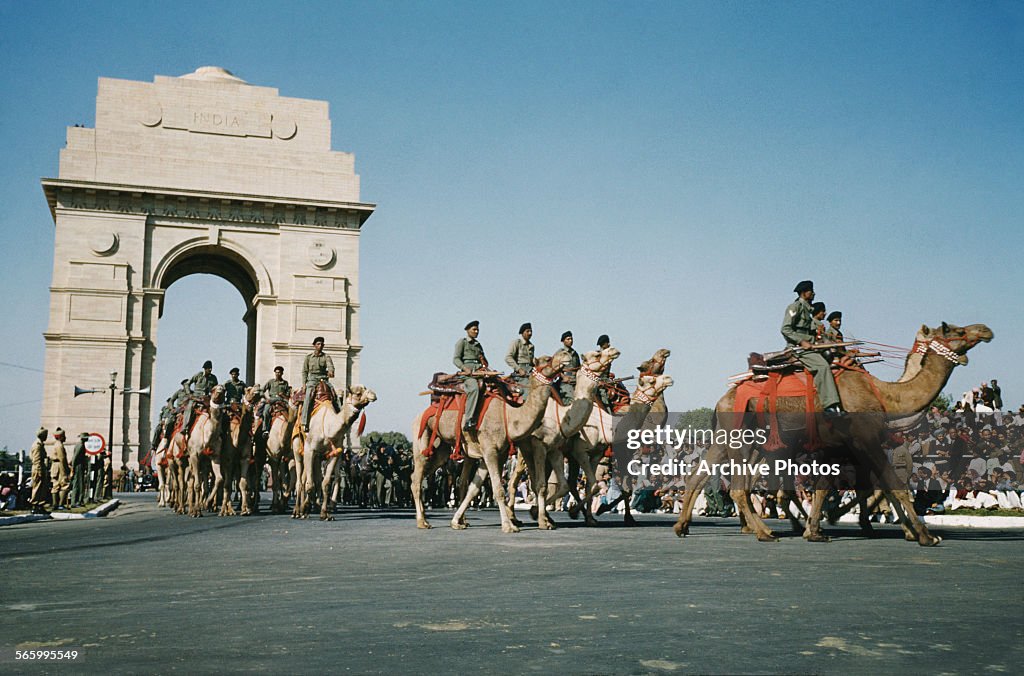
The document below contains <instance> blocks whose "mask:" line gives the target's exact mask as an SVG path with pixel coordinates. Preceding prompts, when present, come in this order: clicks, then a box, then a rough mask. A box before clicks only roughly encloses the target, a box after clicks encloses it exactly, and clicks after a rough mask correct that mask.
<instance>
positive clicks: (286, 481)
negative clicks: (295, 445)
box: [256, 400, 299, 514]
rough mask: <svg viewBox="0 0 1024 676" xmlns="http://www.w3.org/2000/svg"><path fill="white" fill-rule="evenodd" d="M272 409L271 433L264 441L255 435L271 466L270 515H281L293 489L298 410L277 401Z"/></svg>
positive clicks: (287, 402) (285, 402) (286, 403)
mask: <svg viewBox="0 0 1024 676" xmlns="http://www.w3.org/2000/svg"><path fill="white" fill-rule="evenodd" d="M266 405H267V406H273V407H274V408H273V409H272V413H271V421H270V432H269V434H267V438H266V439H263V438H262V433H261V434H259V435H257V436H258V437H259V438H258V439H257V440H256V443H257V444H260V445H262V448H263V449H264V450H265V452H266V461H267V464H269V465H270V484H271V495H272V497H271V501H270V511H271V513H272V514H284V512H285V510H286V509H287V508H288V500H289V498H290V497H291V493H292V488H293V487H294V486H295V469H294V461H293V459H292V458H293V453H294V452H293V450H292V443H291V440H292V431H293V429H294V425H295V421H296V420H297V418H298V412H299V409H298V407H297V406H296V405H295V404H294V403H293V402H292V401H291V400H287V401H280V402H274V403H272V404H270V403H268V404H266Z"/></svg>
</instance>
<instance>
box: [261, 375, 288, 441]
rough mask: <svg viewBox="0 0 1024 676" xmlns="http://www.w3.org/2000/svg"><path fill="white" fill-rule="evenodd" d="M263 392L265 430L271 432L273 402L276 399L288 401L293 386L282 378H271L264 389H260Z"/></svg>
mask: <svg viewBox="0 0 1024 676" xmlns="http://www.w3.org/2000/svg"><path fill="white" fill-rule="evenodd" d="M260 391H261V392H262V393H263V402H264V403H263V431H264V432H268V433H269V432H270V422H271V421H270V410H271V409H272V408H273V406H272V404H273V403H274V402H276V401H287V400H288V395H289V394H291V391H292V386H291V385H289V384H288V381H287V380H285V379H284V378H282V379H281V380H278V379H277V378H271V379H270V380H268V381H267V382H266V383H264V385H263V389H262V390H260Z"/></svg>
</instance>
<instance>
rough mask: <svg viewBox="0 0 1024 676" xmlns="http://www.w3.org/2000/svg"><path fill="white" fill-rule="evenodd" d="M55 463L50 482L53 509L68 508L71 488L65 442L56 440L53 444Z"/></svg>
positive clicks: (51, 470)
mask: <svg viewBox="0 0 1024 676" xmlns="http://www.w3.org/2000/svg"><path fill="white" fill-rule="evenodd" d="M51 458H52V460H53V462H52V463H51V464H50V482H51V484H52V489H51V490H52V491H53V507H54V509H56V508H57V507H67V506H68V490H69V489H70V488H71V479H70V477H69V474H70V468H69V467H68V452H67V450H66V449H65V448H64V442H63V441H61V440H60V439H56V440H55V441H54V442H53V455H52V456H51Z"/></svg>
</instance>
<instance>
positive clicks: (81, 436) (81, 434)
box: [78, 432, 89, 439]
mask: <svg viewBox="0 0 1024 676" xmlns="http://www.w3.org/2000/svg"><path fill="white" fill-rule="evenodd" d="M78 438H79V439H88V438H89V433H88V432H79V433H78Z"/></svg>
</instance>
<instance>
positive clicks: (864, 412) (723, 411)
mask: <svg viewBox="0 0 1024 676" xmlns="http://www.w3.org/2000/svg"><path fill="white" fill-rule="evenodd" d="M992 337H993V336H992V331H991V329H989V328H988V327H987V326H985V325H984V324H972V325H971V326H967V327H959V326H953V325H950V324H946V323H945V322H944V323H943V324H942V325H941V326H939V327H936V328H928V327H927V326H922V327H921V331H920V332H919V333H918V340H917V341H916V342H915V344H914V349H913V350H912V354H919V355H921V358H920V360H918V359H916V358H914V359H908V362H907V368H908V369H909V368H914V369H915V370H916V374H914V375H913V376H912V377H910V378H908V379H905V380H904V379H901V380H899V381H896V382H886V381H883V380H879V379H878V378H875V377H874V376H872V375H870V374H869V373H867V372H860V371H851V372H849V373H846V374H844V375H843V376H842V377H840V378H839V379H838V380H837V382H836V384H837V386H838V387H839V395H840V398H841V399H842V402H843V406H844V407H845V408H846V410H847V411H849V412H850V414H851V415H850V416H849V417H848V418H844V419H840V420H836V421H833V422H832V423H831V424H824V423H823V422H822V421H821V419H820V417H819V420H818V433H819V435H820V437H821V441H822V444H823V446H824V448H825V450H827V449H829V448H844V449H846V450H847V451H848V452H850V453H852V454H853V455H854V457H855V459H856V461H857V464H858V465H860V466H862V467H864V468H866V469H868V470H870V471H871V472H873V473H874V475H875V476H876V477H879V480H880V483H881V485H882V486H883V487H888V486H900V485H901V484H900V482H899V480H898V479H897V478H896V475H895V474H894V473H893V470H892V467H891V466H890V465H889V462H888V460H887V458H886V455H885V452H884V451H883V450H882V442H883V440H884V438H885V435H886V434H887V433H888V432H889V429H890V428H889V423H890V422H891V421H895V420H905V419H907V418H908V417H911V416H914V415H915V414H917V413H919V412H920V411H923V410H925V409H926V408H927V407H928V405H929V404H931V402H932V401H933V400H934V399H935V397H936V396H937V395H938V394H939V392H941V391H942V388H943V387H944V386H945V384H946V382H947V381H948V380H949V377H950V374H952V372H953V368H954V367H956V366H958V365H963V364H967V351H968V350H970V349H971V348H972V347H974V346H975V345H977V344H978V343H979V342H986V343H987V342H989V341H990V340H992ZM735 396H736V386H735V385H733V386H731V387H730V388H729V390H728V391H727V392H726V393H725V395H724V396H723V397H722V398H721V399H720V400H719V401H718V404H717V405H716V406H715V416H716V425H717V426H718V427H719V429H727V430H732V429H736V428H738V427H739V424H740V423H741V422H742V421H741V420H740V418H741V416H740V415H738V414H734V413H733V404H734V401H735ZM752 406H753V402H751V404H750V405H748V407H747V408H748V410H752ZM803 406H804V398H803V397H779V399H778V411H779V414H780V415H785V414H787V413H788V414H789V415H788V416H787V419H791V418H800V417H802V414H803V410H804V408H803ZM816 410H817V411H818V412H819V414H820V410H821V407H820V402H816ZM781 436H782V439H783V441H784V442H787V445H789V446H792V445H794V444H796V443H798V442H799V441H802V439H803V437H804V431H801V430H797V431H796V435H795V436H794V435H793V434H788V435H787V434H782V435H781ZM796 437H799V439H798V438H796ZM760 456H761V452H760V451H759V450H758V449H757V448H752V447H750V446H744V447H742V448H739V449H731V448H728V447H723V446H720V445H717V444H716V445H712V446H711V448H710V449H709V450H708V456H707V461H708V462H709V463H715V462H726V461H728V460H733V461H735V462H746V463H755V462H757V461H758V460H759V458H760ZM706 480H707V477H706V476H705V475H702V474H692V475H691V476H690V477H689V478H688V479H687V486H686V494H685V499H684V504H683V508H682V510H681V511H680V513H679V520H678V521H677V522H676V524H675V526H674V530H675V533H676V535H678V536H680V537H683V536H685V535H687V534H688V533H689V526H690V521H691V519H692V513H693V504H694V502H696V496H697V495H698V493H699V492H700V487H701V485H703V482H705V481H706ZM729 493H730V495H731V496H732V498H733V500H734V501H735V502H736V506H737V510H738V512H739V514H740V518H741V521H742V522H743V529H744V532H753V533H754V534H755V535H756V536H757V539H758V540H762V541H775V540H777V539H778V538H776V537H775V534H774V533H772V531H771V529H770V528H768V526H767V525H765V523H764V522H763V521H762V520H761V518H760V517H759V516H758V515H757V512H756V510H754V509H753V508H752V506H751V503H750V499H749V493H748V491H747V490H746V486H744V485H741V482H737V485H736V486H735V487H730V491H729ZM885 494H886V498H887V499H888V500H889V503H890V504H892V505H893V506H894V507H896V508H897V511H901V512H902V515H901V516H902V518H901V525H902V526H903V530H904V533H905V536H906V539H907V540H908V541H911V542H914V541H916V542H917V543H918V544H920V545H922V546H932V545H936V544H938V543H939V542H940V541H941V538H938V537H935V536H933V535H932V534H931V533H929V532H928V529H927V527H926V526H925V524H924V521H923V520H921V519H920V518H918V517H917V516H916V515H915V513H914V507H913V499H912V498H911V496H910V492H909V491H908V490H907V488H906V487H905V486H901V488H898V489H893V490H885ZM824 497H825V491H824V490H816V491H815V492H814V500H813V502H812V505H811V514H810V515H809V517H808V519H807V525H806V528H805V530H804V538H805V539H806V540H809V541H812V542H825V541H827V540H828V538H827V537H825V536H824V535H823V534H822V533H821V508H822V504H823V502H824Z"/></svg>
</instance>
